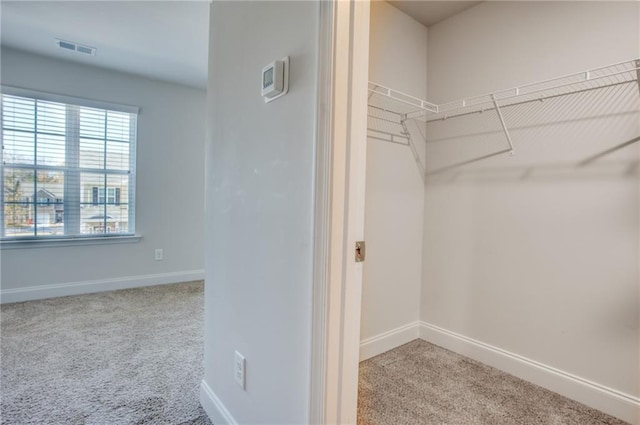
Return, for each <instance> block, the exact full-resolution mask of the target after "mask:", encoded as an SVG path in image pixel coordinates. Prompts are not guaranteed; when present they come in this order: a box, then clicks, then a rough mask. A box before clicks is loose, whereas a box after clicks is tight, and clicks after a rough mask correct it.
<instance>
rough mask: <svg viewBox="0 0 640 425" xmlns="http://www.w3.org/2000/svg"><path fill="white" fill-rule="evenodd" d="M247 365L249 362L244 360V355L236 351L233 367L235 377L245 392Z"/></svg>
mask: <svg viewBox="0 0 640 425" xmlns="http://www.w3.org/2000/svg"><path fill="white" fill-rule="evenodd" d="M246 365H247V360H246V359H245V358H244V356H243V355H242V354H240V353H239V352H237V351H236V353H235V362H234V365H233V375H234V378H235V380H236V382H237V383H238V385H240V387H241V388H242V389H243V390H245V389H246V376H245V373H244V371H245V367H246Z"/></svg>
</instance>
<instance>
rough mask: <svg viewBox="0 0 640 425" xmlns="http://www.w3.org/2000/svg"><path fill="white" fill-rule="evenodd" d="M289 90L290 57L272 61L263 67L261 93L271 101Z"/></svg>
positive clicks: (267, 100)
mask: <svg viewBox="0 0 640 425" xmlns="http://www.w3.org/2000/svg"><path fill="white" fill-rule="evenodd" d="M288 91H289V57H288V56H287V57H286V58H283V59H281V60H276V61H273V62H271V63H270V64H269V65H267V66H265V67H264V68H262V90H261V94H262V96H263V97H264V101H265V102H271V101H272V100H275V99H277V98H278V97H280V96H284V95H285V94H287V92H288Z"/></svg>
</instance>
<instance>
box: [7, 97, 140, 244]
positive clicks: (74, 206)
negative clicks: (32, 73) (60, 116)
mask: <svg viewBox="0 0 640 425" xmlns="http://www.w3.org/2000/svg"><path fill="white" fill-rule="evenodd" d="M0 95H2V96H4V95H9V96H17V97H23V98H30V99H35V100H40V101H46V102H56V103H62V104H65V106H68V105H72V106H75V107H79V108H93V109H98V110H105V111H107V112H110V111H113V112H122V113H127V114H131V115H132V117H131V118H132V119H133V120H134V122H133V123H132V124H130V125H129V142H128V143H129V149H130V150H129V164H128V169H127V170H126V171H123V172H122V173H121V174H122V175H126V176H127V177H128V180H129V184H128V190H127V197H128V198H125V200H124V201H126V202H127V204H128V231H127V232H122V233H107V232H106V231H105V232H104V233H100V234H95V233H92V234H82V233H81V230H80V227H81V217H80V211H81V209H80V206H81V205H82V199H81V198H82V193H81V192H82V190H81V188H80V185H79V182H80V180H79V179H80V174H81V172H82V171H81V168H80V164H79V163H78V160H79V159H78V158H79V155H75V159H72V158H73V157H74V155H73V154H72V153H71V152H74V153H76V154H78V153H79V149H80V148H79V143H80V130H79V116H78V117H69V116H67V118H66V119H65V124H66V132H65V166H64V168H65V169H69V170H73V169H74V168H76V169H78V171H77V172H69V173H65V181H64V195H63V198H64V202H63V205H64V210H65V211H76V210H77V213H75V214H69V215H67V214H65V217H64V234H63V235H46V236H40V235H37V234H36V235H33V236H8V237H7V236H5V230H6V229H5V217H4V214H5V211H4V202H5V200H4V178H5V176H4V169H5V163H4V159H3V155H4V149H0V187H2V197H1V198H0V223H1V227H0V249H3V248H14V247H27V246H58V245H68V244H69V243H77V244H83V245H85V244H95V243H101V242H100V241H103V242H109V243H123V242H132V241H133V242H136V241H138V240H139V239H140V235H139V234H137V233H136V223H135V217H136V214H135V210H136V203H135V195H136V193H135V192H136V190H135V189H136V162H137V160H136V153H137V152H136V151H137V126H138V116H139V114H140V108H139V107H137V106H130V105H123V104H116V103H110V102H103V101H97V100H91V99H86V98H79V97H72V96H66V95H59V94H54V93H49V92H42V91H36V90H30V89H24V88H20V87H14V86H7V85H0ZM71 109H73V108H68V107H66V110H67V113H69V111H70V110H71ZM76 111H78V112H79V109H76ZM2 114H3V108H0V127H2V128H0V130H2V129H3V128H4V125H3V124H4V120H3V117H2ZM34 131H37V130H36V129H34ZM2 137H3V136H2V134H1V133H0V140H2ZM104 144H105V149H106V144H107V140H106V139H105V140H104ZM15 165H16V164H12V165H10V164H6V167H7V168H13V169H20V168H21V166H15ZM105 167H106V164H105ZM24 168H25V169H33V170H43V169H44V170H46V166H43V165H39V164H36V163H34V164H33V165H26V166H25V167H24ZM98 170H100V171H101V172H104V175H105V185H106V176H109V175H118V174H119V173H117V172H115V173H114V170H112V169H107V168H104V169H98ZM68 176H73V177H72V178H73V179H77V181H76V182H75V186H76V187H77V188H80V190H77V191H74V190H72V189H71V188H72V187H73V186H74V183H73V182H70V181H68V180H67V177H68ZM103 189H104V195H105V196H104V198H105V201H106V200H107V199H108V198H109V190H108V189H109V187H108V186H104V187H103ZM112 189H113V196H112V198H113V201H114V202H113V205H120V203H122V202H123V201H122V200H120V202H118V199H117V198H118V196H117V195H116V189H115V188H112ZM76 192H77V193H76ZM120 192H121V191H120ZM34 201H35V200H34ZM104 205H105V213H104V214H105V216H106V214H107V213H106V206H107V205H112V204H108V203H106V202H105V203H104ZM73 229H75V232H74V230H73ZM67 232H69V233H67Z"/></svg>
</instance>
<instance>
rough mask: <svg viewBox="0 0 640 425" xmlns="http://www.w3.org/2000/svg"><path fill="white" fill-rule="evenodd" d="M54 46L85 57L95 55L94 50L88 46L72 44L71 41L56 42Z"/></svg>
mask: <svg viewBox="0 0 640 425" xmlns="http://www.w3.org/2000/svg"><path fill="white" fill-rule="evenodd" d="M56 44H57V45H58V47H60V48H61V49H65V50H71V51H73V52H78V53H83V54H85V55H91V56H95V55H96V48H95V47H90V46H84V45H82V44H78V43H74V42H73V41H65V40H60V39H57V40H56Z"/></svg>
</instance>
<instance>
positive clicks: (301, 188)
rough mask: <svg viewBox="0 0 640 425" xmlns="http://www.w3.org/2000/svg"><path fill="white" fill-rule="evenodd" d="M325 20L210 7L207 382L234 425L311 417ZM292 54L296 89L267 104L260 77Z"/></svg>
mask: <svg viewBox="0 0 640 425" xmlns="http://www.w3.org/2000/svg"><path fill="white" fill-rule="evenodd" d="M319 13H320V7H319V4H318V3H317V2H271V1H269V2H259V1H258V2H214V3H212V6H211V21H210V22H211V32H210V51H209V58H210V63H209V87H208V116H207V124H208V136H207V153H206V213H205V216H206V226H207V227H206V233H205V234H206V244H205V246H206V248H205V274H206V280H205V378H204V379H205V383H206V384H207V385H208V386H209V387H210V388H211V389H212V390H213V392H214V393H215V394H216V396H217V397H218V398H219V399H220V401H221V403H222V404H224V406H226V409H227V410H228V411H229V412H230V414H231V415H232V416H233V417H234V418H235V420H236V421H237V422H238V423H254V424H258V423H271V424H275V423H277V424H286V423H297V424H299V423H307V422H308V420H309V402H310V400H309V386H310V372H311V371H310V367H311V366H310V365H311V313H312V312H311V305H312V304H311V294H312V277H313V275H312V273H313V267H312V265H313V250H312V248H313V203H314V194H313V188H314V156H315V142H314V140H315V125H316V118H315V117H316V104H315V102H316V92H317V89H318V88H317V84H318V83H317V81H318V79H317V71H316V69H317V56H318V30H319V26H318V25H319V19H320V16H319ZM284 17H286V19H283V18H284ZM276 22H277V25H274V23H276ZM247 28H251V31H247ZM287 55H288V56H290V61H291V65H290V66H291V74H290V85H289V93H288V94H287V95H286V96H284V97H282V98H280V99H277V100H276V101H274V102H272V103H268V104H267V103H265V102H264V100H263V98H262V97H261V95H260V81H261V79H260V78H261V70H262V68H263V67H264V66H265V65H267V64H268V63H270V62H271V61H273V60H274V59H279V58H281V57H284V56H287ZM234 350H238V351H239V352H240V353H242V354H243V355H244V356H245V357H246V364H247V366H246V370H247V374H246V391H243V390H242V388H241V387H240V386H239V385H238V384H237V383H236V382H235V381H234V373H233V364H234ZM209 414H210V415H212V413H211V412H209Z"/></svg>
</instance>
